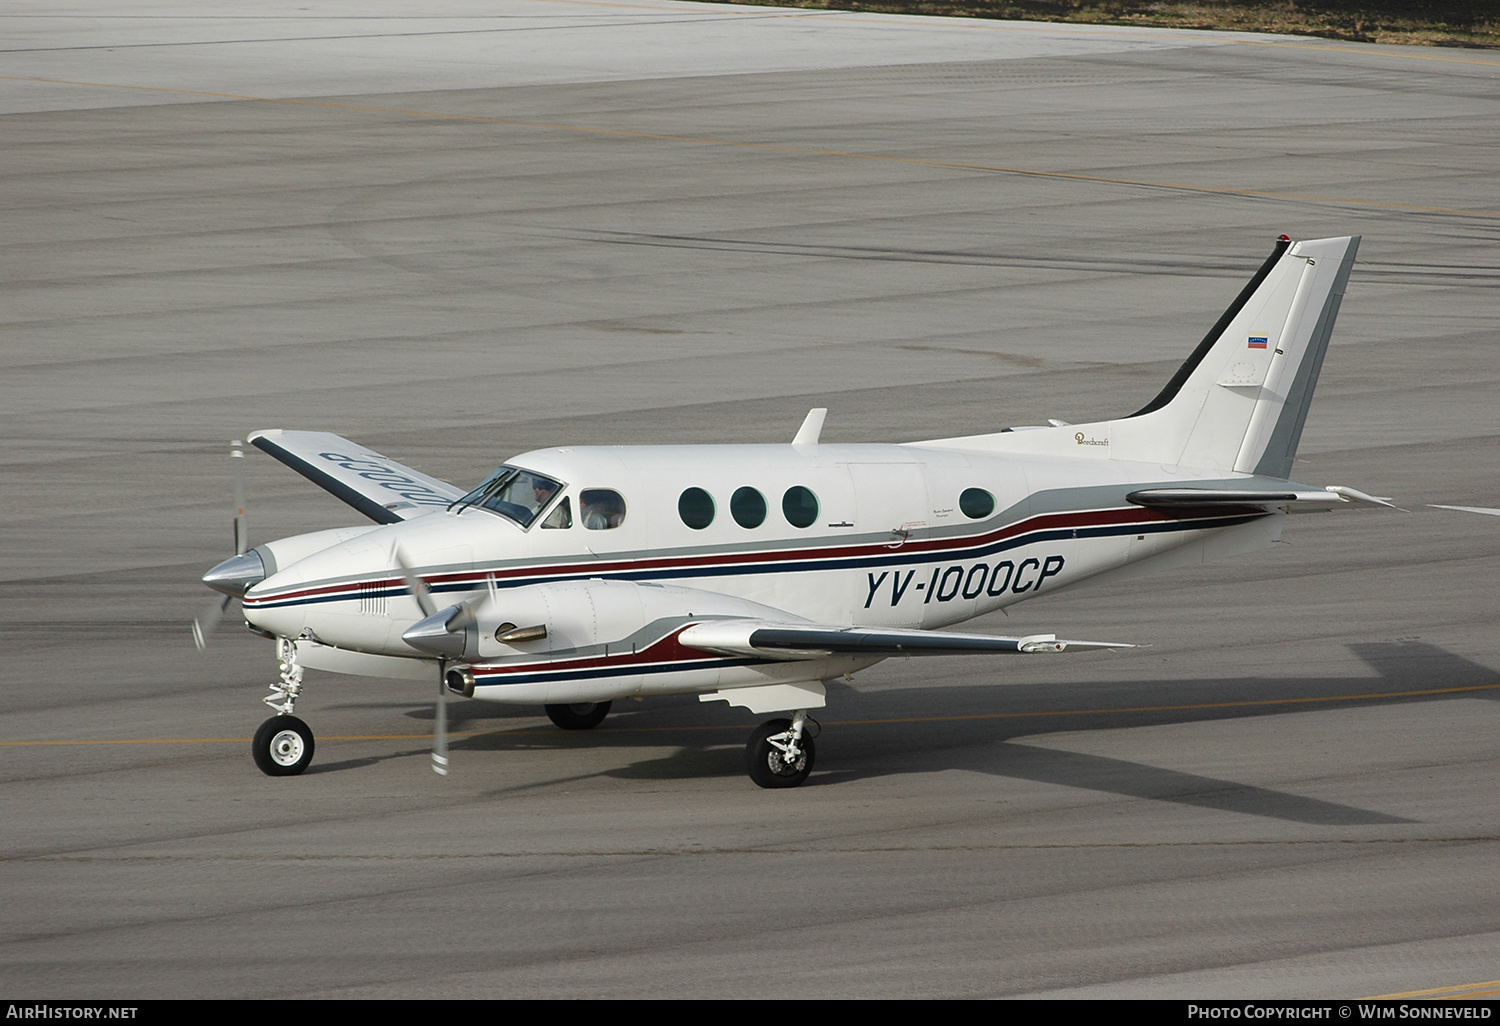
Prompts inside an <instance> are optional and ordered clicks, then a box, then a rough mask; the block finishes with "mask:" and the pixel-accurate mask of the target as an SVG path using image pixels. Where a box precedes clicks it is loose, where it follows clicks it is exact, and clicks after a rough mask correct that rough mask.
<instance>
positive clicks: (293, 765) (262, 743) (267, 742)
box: [250, 638, 313, 777]
mask: <svg viewBox="0 0 1500 1026" xmlns="http://www.w3.org/2000/svg"><path fill="white" fill-rule="evenodd" d="M276 659H277V661H278V663H279V665H280V668H281V676H280V679H279V680H277V681H276V683H275V684H272V685H271V693H270V694H269V695H267V696H266V697H265V698H263V699H261V701H263V702H265V703H266V704H267V705H269V706H270V707H271V708H272V709H275V710H276V713H277V715H275V716H272V717H271V718H270V719H269V720H267V721H266V722H264V723H262V724H261V725H260V729H258V730H257V731H256V732H255V740H253V741H251V742H250V754H251V755H252V756H253V757H254V759H255V765H256V766H258V767H260V771H261V772H262V773H264V774H266V775H267V776H271V777H293V776H296V775H297V774H298V773H301V772H302V771H303V770H305V769H307V767H308V764H309V763H311V762H312V757H313V732H312V728H311V727H309V726H308V725H307V724H306V723H303V722H302V721H301V720H299V719H298V718H297V717H295V716H293V715H292V709H293V708H294V707H295V706H296V704H297V696H298V695H300V694H301V693H302V667H300V666H298V665H297V646H296V644H295V643H294V642H292V641H290V640H288V639H286V638H277V639H276Z"/></svg>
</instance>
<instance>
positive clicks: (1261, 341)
mask: <svg viewBox="0 0 1500 1026" xmlns="http://www.w3.org/2000/svg"><path fill="white" fill-rule="evenodd" d="M1266 338H1267V336H1265V335H1251V336H1250V348H1251V349H1264V348H1266Z"/></svg>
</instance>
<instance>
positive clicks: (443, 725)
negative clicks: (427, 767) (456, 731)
mask: <svg viewBox="0 0 1500 1026" xmlns="http://www.w3.org/2000/svg"><path fill="white" fill-rule="evenodd" d="M443 670H444V666H443V664H442V663H441V662H439V663H438V700H437V712H436V715H434V716H433V729H432V772H434V773H436V774H437V775H438V776H440V777H446V776H447V775H448V685H447V684H445V683H444V682H443Z"/></svg>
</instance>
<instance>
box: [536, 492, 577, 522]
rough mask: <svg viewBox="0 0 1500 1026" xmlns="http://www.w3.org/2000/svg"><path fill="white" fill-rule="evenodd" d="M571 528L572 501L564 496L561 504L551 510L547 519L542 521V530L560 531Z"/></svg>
mask: <svg viewBox="0 0 1500 1026" xmlns="http://www.w3.org/2000/svg"><path fill="white" fill-rule="evenodd" d="M572 526H573V500H572V499H570V498H569V497H568V496H566V495H564V496H563V500H562V502H559V503H558V504H557V505H556V506H554V507H553V508H552V512H551V513H549V514H548V515H547V519H546V520H543V521H542V530H544V531H553V530H562V529H566V528H569V527H572Z"/></svg>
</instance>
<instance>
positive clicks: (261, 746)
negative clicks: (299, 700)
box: [250, 716, 313, 777]
mask: <svg viewBox="0 0 1500 1026" xmlns="http://www.w3.org/2000/svg"><path fill="white" fill-rule="evenodd" d="M250 753H251V754H252V755H254V756H255V765H257V766H259V767H260V771H261V772H262V773H264V774H266V775H267V776H271V777H294V776H296V775H297V774H298V773H301V772H302V771H303V770H305V769H307V765H308V763H310V762H312V757H313V732H312V728H311V727H309V726H308V725H307V724H305V723H303V722H302V721H301V720H299V719H297V717H295V716H272V717H271V718H270V719H269V720H267V721H266V722H264V723H262V724H261V725H260V729H259V730H257V731H256V732H255V740H254V741H252V742H251V748H250Z"/></svg>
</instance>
